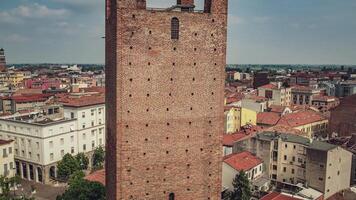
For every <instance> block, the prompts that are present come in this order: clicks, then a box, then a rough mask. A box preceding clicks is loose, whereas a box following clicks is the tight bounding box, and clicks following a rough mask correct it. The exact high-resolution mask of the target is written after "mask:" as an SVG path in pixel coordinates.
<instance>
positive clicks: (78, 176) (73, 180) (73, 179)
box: [68, 171, 85, 185]
mask: <svg viewBox="0 0 356 200" xmlns="http://www.w3.org/2000/svg"><path fill="white" fill-rule="evenodd" d="M84 177H85V174H84V172H83V171H76V172H74V173H73V174H72V175H70V177H69V180H68V184H69V185H74V184H77V183H79V181H81V180H82V179H83V178H84Z"/></svg>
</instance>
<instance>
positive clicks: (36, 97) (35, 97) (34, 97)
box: [3, 94, 53, 103]
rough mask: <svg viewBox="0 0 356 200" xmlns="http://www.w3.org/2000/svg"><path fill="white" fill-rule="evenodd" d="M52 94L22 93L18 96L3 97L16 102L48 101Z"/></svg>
mask: <svg viewBox="0 0 356 200" xmlns="http://www.w3.org/2000/svg"><path fill="white" fill-rule="evenodd" d="M51 96H53V95H52V94H22V95H18V96H12V97H6V98H3V99H6V100H13V101H15V102H16V103H26V102H38V101H46V100H47V99H48V98H49V97H51Z"/></svg>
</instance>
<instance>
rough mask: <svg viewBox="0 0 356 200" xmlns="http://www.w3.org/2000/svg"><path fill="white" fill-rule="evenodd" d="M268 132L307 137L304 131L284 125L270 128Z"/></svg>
mask: <svg viewBox="0 0 356 200" xmlns="http://www.w3.org/2000/svg"><path fill="white" fill-rule="evenodd" d="M266 131H270V132H277V133H287V134H294V135H300V136H307V135H306V134H305V133H304V132H303V131H300V130H298V129H295V128H292V127H290V126H283V125H277V126H272V127H270V128H267V129H266Z"/></svg>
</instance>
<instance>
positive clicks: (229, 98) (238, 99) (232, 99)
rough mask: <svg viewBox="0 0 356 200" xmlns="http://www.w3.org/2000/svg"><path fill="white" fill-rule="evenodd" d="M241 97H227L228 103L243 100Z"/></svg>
mask: <svg viewBox="0 0 356 200" xmlns="http://www.w3.org/2000/svg"><path fill="white" fill-rule="evenodd" d="M241 99H242V98H239V97H227V98H226V104H231V103H235V102H238V101H241Z"/></svg>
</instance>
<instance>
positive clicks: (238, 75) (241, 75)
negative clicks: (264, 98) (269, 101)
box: [234, 72, 251, 81]
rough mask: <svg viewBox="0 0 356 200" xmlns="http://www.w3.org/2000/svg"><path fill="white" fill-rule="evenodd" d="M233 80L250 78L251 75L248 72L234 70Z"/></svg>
mask: <svg viewBox="0 0 356 200" xmlns="http://www.w3.org/2000/svg"><path fill="white" fill-rule="evenodd" d="M234 80H238V81H244V80H251V76H250V74H249V73H242V72H235V73H234Z"/></svg>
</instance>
